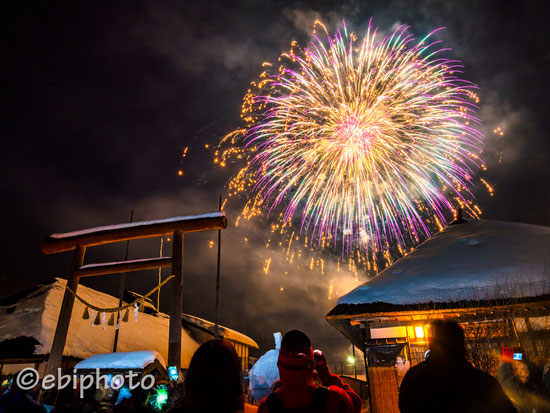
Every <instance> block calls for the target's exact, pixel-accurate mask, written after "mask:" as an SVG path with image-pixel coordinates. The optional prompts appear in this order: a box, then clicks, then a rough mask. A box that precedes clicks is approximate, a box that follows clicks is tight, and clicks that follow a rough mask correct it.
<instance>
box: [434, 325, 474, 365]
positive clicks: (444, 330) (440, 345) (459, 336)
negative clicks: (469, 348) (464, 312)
mask: <svg viewBox="0 0 550 413" xmlns="http://www.w3.org/2000/svg"><path fill="white" fill-rule="evenodd" d="M430 331H431V334H430V337H429V341H430V357H433V358H434V359H438V360H449V361H452V360H464V358H465V357H466V347H465V345H464V330H463V329H462V327H460V325H459V324H458V323H456V322H454V321H446V320H436V321H434V322H433V323H432V325H431V329H430Z"/></svg>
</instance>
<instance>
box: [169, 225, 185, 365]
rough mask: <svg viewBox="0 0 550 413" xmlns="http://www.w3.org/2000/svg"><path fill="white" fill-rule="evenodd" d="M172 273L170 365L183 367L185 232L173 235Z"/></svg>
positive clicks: (177, 231)
mask: <svg viewBox="0 0 550 413" xmlns="http://www.w3.org/2000/svg"><path fill="white" fill-rule="evenodd" d="M172 245H173V252H172V275H174V278H173V279H172V281H170V284H171V285H170V330H169V337H168V366H176V367H177V368H178V369H179V368H181V312H182V301H183V299H182V292H183V291H182V290H183V232H182V231H179V230H176V231H174V236H173V244H172Z"/></svg>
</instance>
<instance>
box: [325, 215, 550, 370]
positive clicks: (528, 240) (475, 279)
mask: <svg viewBox="0 0 550 413" xmlns="http://www.w3.org/2000/svg"><path fill="white" fill-rule="evenodd" d="M549 314H550V227H544V226H538V225H528V224H520V223H513V222H503V221H490V220H472V221H470V222H463V223H457V224H454V225H449V226H448V227H446V228H445V229H444V230H443V231H441V232H440V233H438V234H436V235H434V236H433V237H431V238H429V239H428V240H426V241H425V242H423V243H422V244H421V245H419V246H418V247H417V248H416V249H415V250H414V251H413V252H412V253H410V254H409V255H407V256H404V257H402V258H401V259H399V260H397V261H396V262H395V263H394V264H393V265H391V266H389V267H388V268H386V269H385V270H383V271H381V272H380V273H379V274H378V275H377V276H376V277H374V278H372V279H370V280H369V281H367V282H365V283H364V284H362V285H360V286H359V287H357V288H355V289H354V290H352V291H351V292H349V293H347V294H346V295H344V296H342V297H340V299H339V300H338V303H337V305H336V306H335V307H334V308H333V309H332V310H331V311H330V312H329V313H328V315H327V317H326V318H327V320H328V322H329V323H330V324H331V325H333V326H334V327H335V328H336V329H338V330H339V331H341V332H342V333H343V334H344V335H345V336H346V337H347V338H348V339H349V340H350V341H351V342H352V343H354V344H355V345H356V346H357V347H358V348H359V349H362V350H366V351H367V359H368V361H369V362H370V363H372V364H374V365H376V364H377V363H382V364H383V363H384V361H386V362H387V363H392V362H393V360H395V355H396V354H397V353H399V352H398V350H399V349H402V353H401V355H402V356H403V357H404V358H405V359H408V360H410V361H411V362H412V363H413V364H414V363H416V362H418V361H420V360H421V359H422V358H423V355H424V351H425V350H426V335H427V333H428V331H427V329H426V326H427V325H428V324H429V323H430V320H432V319H436V318H450V319H454V320H456V321H458V322H460V323H461V324H462V326H463V327H464V328H465V331H466V334H467V337H468V339H469V340H470V346H475V345H476V343H478V344H479V342H480V341H483V342H486V343H488V342H489V341H491V340H493V341H494V342H495V343H496V342H497V341H498V344H509V345H521V347H523V348H527V349H528V350H527V351H528V352H529V353H530V356H531V357H532V358H537V357H540V358H543V357H548V356H550V354H546V353H548V352H550V342H549V339H550V337H549V331H550V318H549ZM391 346H393V347H394V350H395V351H394V352H392V351H390V349H391ZM498 347H499V346H498V345H496V344H495V345H493V349H497V348H498ZM384 349H385V350H384ZM384 352H385V353H387V354H386V355H384V354H382V353H384ZM390 355H391V356H390Z"/></svg>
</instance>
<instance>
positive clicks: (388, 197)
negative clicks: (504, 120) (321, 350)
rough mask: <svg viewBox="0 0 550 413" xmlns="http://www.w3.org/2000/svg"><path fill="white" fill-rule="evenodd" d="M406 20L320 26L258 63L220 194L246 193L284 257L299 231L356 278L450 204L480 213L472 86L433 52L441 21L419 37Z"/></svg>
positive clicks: (249, 207) (249, 209)
mask: <svg viewBox="0 0 550 413" xmlns="http://www.w3.org/2000/svg"><path fill="white" fill-rule="evenodd" d="M319 27H320V28H322V29H323V31H321V30H318V29H319ZM408 29H409V28H408V27H404V26H400V27H398V28H397V29H396V30H395V31H394V32H393V33H392V34H391V35H388V36H385V37H383V38H380V36H377V34H376V30H375V29H373V28H372V26H371V25H369V28H368V31H367V33H366V35H365V36H364V38H363V39H362V40H361V41H357V37H356V35H355V34H353V33H348V31H347V28H346V27H345V23H344V26H343V28H342V30H340V29H339V30H337V32H336V34H334V35H329V33H328V31H327V29H326V28H325V27H324V26H323V25H322V24H320V23H317V24H316V30H314V34H313V40H312V42H311V43H310V46H309V47H308V48H304V49H301V48H300V47H299V46H298V44H297V43H296V42H293V43H292V44H291V49H290V51H289V52H288V53H284V54H283V55H282V56H281V58H280V59H279V60H280V61H281V65H278V66H276V65H274V66H270V65H264V66H265V68H264V70H265V71H264V72H262V74H261V75H260V78H259V79H258V80H257V81H255V82H252V85H251V88H250V89H249V91H248V93H247V94H246V95H245V97H244V102H243V106H242V113H241V117H242V119H243V120H244V122H245V124H246V128H245V129H241V130H238V131H235V132H233V133H231V134H229V135H227V136H226V137H225V138H224V139H223V140H222V143H221V145H220V147H221V148H227V147H228V148H227V149H224V150H223V151H222V150H220V151H219V152H218V151H216V153H215V159H214V162H215V163H219V164H220V165H222V166H224V165H226V164H229V159H230V158H231V159H233V160H234V159H235V158H237V159H242V160H244V161H245V162H246V164H245V166H244V167H243V168H242V169H241V170H240V171H239V172H238V173H237V174H236V175H235V176H234V178H233V179H232V180H231V181H230V182H229V185H228V192H229V194H228V196H234V195H237V194H239V193H245V194H246V197H247V199H248V201H247V203H246V205H245V206H244V208H243V211H242V214H241V216H242V217H244V218H245V219H251V218H254V217H263V218H265V217H269V219H271V222H272V225H271V227H272V230H271V232H272V233H274V234H275V233H276V234H278V236H280V237H282V238H286V242H275V243H274V245H282V246H283V248H285V249H286V256H287V257H288V256H290V258H289V260H290V262H292V260H293V258H294V248H298V247H294V248H293V250H292V251H291V243H292V240H293V239H294V236H296V237H298V235H300V234H302V235H304V236H303V237H302V238H303V239H304V240H305V243H304V244H303V245H305V246H306V247H308V248H310V247H316V248H318V249H325V248H331V249H332V250H336V251H338V250H339V251H341V254H342V256H345V257H346V260H348V261H349V270H350V271H351V272H352V273H354V274H355V276H356V277H357V265H356V264H357V263H362V265H364V266H365V268H367V267H368V268H369V269H372V270H373V271H378V269H380V268H384V267H386V266H387V265H388V264H389V263H391V261H392V259H393V258H394V257H395V256H396V255H402V254H404V253H407V251H408V250H409V247H410V246H414V245H416V244H417V243H418V242H419V241H420V240H421V239H422V238H424V237H426V236H429V235H430V232H435V231H437V230H439V229H440V228H441V227H442V226H443V225H444V224H445V223H446V222H447V218H446V216H448V215H449V214H450V212H451V211H453V209H454V208H455V207H456V206H457V205H459V206H461V207H463V208H464V209H466V210H467V211H468V212H469V213H470V214H471V215H472V216H478V215H479V208H477V206H476V205H474V204H473V202H472V199H473V195H472V194H471V192H470V188H471V187H472V186H473V185H474V175H475V172H476V171H477V170H478V169H479V168H480V167H481V165H483V162H482V161H481V160H480V159H479V157H478V155H477V154H479V153H480V152H481V149H482V146H483V135H482V134H481V132H479V131H478V130H477V129H476V128H475V127H474V126H472V125H475V124H477V123H479V121H478V119H477V117H476V116H475V111H476V109H477V103H478V102H479V98H478V97H477V95H476V94H475V90H476V89H477V87H476V86H475V85H474V84H472V83H470V82H468V81H467V80H464V79H461V78H460V77H459V74H460V73H461V68H462V66H461V64H460V63H459V62H458V61H456V60H450V59H447V58H444V57H441V56H440V53H441V52H443V51H444V49H438V46H437V45H438V44H439V43H440V42H439V41H436V40H432V39H431V37H432V35H433V33H435V32H437V31H438V30H439V29H438V30H435V31H434V32H432V33H430V34H429V35H428V36H426V37H424V38H423V39H422V40H420V41H419V42H416V41H415V40H414V37H413V35H412V34H410V33H409V32H408ZM498 132H499V133H500V132H501V130H499V131H498ZM486 185H487V184H486ZM488 188H489V186H488ZM291 234H292V235H291ZM294 234H296V235H294ZM269 244H270V242H269V241H268V244H267V245H269ZM301 253H302V252H301V251H299V253H298V258H300V256H301ZM377 257H381V258H382V261H383V263H377V262H376V260H377ZM269 263H270V259H269V260H267V261H266V265H265V267H264V272H265V273H266V274H267V272H268V271H269ZM338 265H339V264H338ZM313 267H314V261H313V259H311V261H310V262H309V268H310V269H313ZM316 267H318V268H320V270H321V271H322V272H324V263H323V262H321V263H320V264H319V265H317V266H316Z"/></svg>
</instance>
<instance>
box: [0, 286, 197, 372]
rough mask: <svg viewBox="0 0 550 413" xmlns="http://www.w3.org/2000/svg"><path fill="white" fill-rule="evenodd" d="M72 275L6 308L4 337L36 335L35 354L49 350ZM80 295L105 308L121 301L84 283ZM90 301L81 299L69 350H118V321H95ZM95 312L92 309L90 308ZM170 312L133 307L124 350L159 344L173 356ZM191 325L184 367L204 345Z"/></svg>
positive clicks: (82, 354)
mask: <svg viewBox="0 0 550 413" xmlns="http://www.w3.org/2000/svg"><path fill="white" fill-rule="evenodd" d="M65 285H66V281H65V280H63V279H60V278H56V279H55V282H53V283H51V284H45V285H42V286H40V288H39V289H38V290H36V291H35V292H33V293H32V294H30V295H28V296H26V297H24V298H22V299H20V300H18V301H17V302H16V303H15V304H14V305H13V306H10V307H11V308H13V307H15V308H14V309H13V311H11V310H10V311H11V312H10V311H6V310H4V311H2V312H0V341H4V340H9V339H13V338H17V337H33V338H35V339H36V340H37V341H38V342H39V343H40V344H39V345H36V346H35V351H34V354H49V353H50V349H51V344H52V341H53V336H54V333H55V328H56V326H57V319H58V317H59V312H60V309H61V303H62V301H63V295H64V293H65ZM77 292H78V295H79V296H81V297H82V298H83V299H84V300H86V301H88V302H90V303H93V304H94V305H96V306H98V307H102V308H107V307H117V306H118V298H116V297H113V296H111V295H109V294H105V293H102V292H100V291H97V290H94V289H92V288H89V287H86V286H85V285H82V284H80V285H79V286H78V291H77ZM84 308H85V306H84V304H82V303H81V302H80V301H78V300H75V303H74V308H73V313H72V316H71V322H70V325H69V331H68V334H67V342H66V344H65V349H64V351H63V355H65V356H73V357H77V358H82V359H85V358H88V357H90V356H92V355H94V354H101V353H109V352H111V351H112V350H113V341H114V334H115V327H114V326H108V325H106V327H105V330H103V328H102V327H101V326H97V325H95V326H94V325H92V322H93V321H94V320H93V317H91V318H90V319H87V320H84V319H83V318H82V315H83V313H84ZM90 315H91V314H90ZM169 321H170V319H169V317H168V316H167V315H166V314H163V313H158V314H157V315H151V314H146V313H139V315H138V318H137V321H134V315H133V312H132V310H130V314H129V321H128V322H121V323H120V333H119V340H118V346H117V349H118V350H119V351H138V350H154V351H156V352H158V353H159V354H160V355H161V356H162V358H163V359H165V360H166V359H167V357H168V325H169ZM199 345H200V343H199V342H197V341H196V340H195V339H194V338H193V337H192V336H191V334H190V332H189V331H187V330H186V329H184V328H182V350H181V363H182V367H184V368H186V367H187V366H189V362H190V361H191V357H192V356H193V354H194V353H195V350H196V349H197V348H198V347H199Z"/></svg>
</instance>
